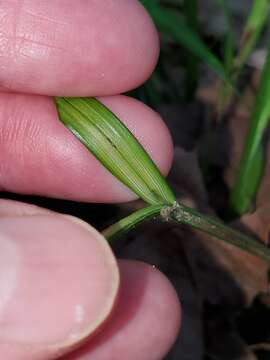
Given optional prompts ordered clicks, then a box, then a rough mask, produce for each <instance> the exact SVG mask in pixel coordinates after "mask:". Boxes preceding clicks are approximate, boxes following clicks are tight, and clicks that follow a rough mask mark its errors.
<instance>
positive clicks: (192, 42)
mask: <svg viewBox="0 0 270 360" xmlns="http://www.w3.org/2000/svg"><path fill="white" fill-rule="evenodd" d="M141 2H142V3H143V5H144V6H145V8H146V9H147V10H148V12H149V13H150V15H151V16H152V18H153V20H154V22H155V24H156V26H157V28H158V29H159V30H160V31H161V32H164V33H166V34H167V35H169V36H170V38H171V39H173V40H174V41H176V42H177V43H179V44H180V45H182V46H183V47H185V48H186V49H187V50H189V51H190V52H192V53H193V54H194V55H196V56H197V57H198V58H199V59H200V60H201V61H203V62H204V63H206V64H207V65H209V66H210V67H211V68H212V69H213V70H214V71H215V72H216V73H217V74H218V75H219V76H220V77H221V78H222V79H224V80H226V81H228V82H230V80H229V78H228V76H227V74H226V71H225V68H224V65H223V64H222V62H221V61H220V60H219V59H218V57H217V56H216V55H215V54H214V53H213V52H211V51H210V50H209V49H208V47H207V46H206V45H205V43H204V42H203V41H202V39H201V38H200V36H199V35H198V34H197V32H195V31H194V29H192V27H190V26H189V25H188V24H187V23H186V21H185V19H184V17H183V16H181V15H180V14H179V13H176V12H175V11H173V10H170V9H167V8H165V7H162V6H160V5H158V4H157V3H156V2H152V1H150V2H149V0H142V1H141Z"/></svg>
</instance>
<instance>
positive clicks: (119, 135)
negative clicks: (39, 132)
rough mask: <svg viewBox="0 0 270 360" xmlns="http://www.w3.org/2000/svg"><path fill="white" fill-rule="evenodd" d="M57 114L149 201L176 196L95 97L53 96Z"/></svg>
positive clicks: (160, 201) (167, 200)
mask: <svg viewBox="0 0 270 360" xmlns="http://www.w3.org/2000/svg"><path fill="white" fill-rule="evenodd" d="M55 102H56V105H57V109H58V113H59V117H60V119H61V120H62V122H63V123H64V124H65V125H66V126H67V127H68V128H69V129H70V130H71V131H72V132H73V134H74V135H76V136H77V137H78V138H79V140H80V141H81V142H82V143H83V144H84V145H85V146H86V147H87V148H88V149H89V150H90V151H91V152H92V153H93V154H94V155H95V156H96V157H97V158H98V159H99V160H100V161H101V162H102V164H103V165H104V166H105V167H106V168H107V169H108V170H109V171H110V172H111V173H112V174H113V175H114V176H116V177H117V178H118V179H119V180H120V181H122V182H123V183H124V184H125V185H127V186H128V187H129V188H130V189H131V190H133V191H134V192H135V193H136V194H138V195H139V196H140V197H141V198H142V199H144V200H145V201H146V202H148V203H149V204H153V205H156V204H172V203H173V202H174V201H175V197H174V195H173V193H172V191H171V189H170V187H169V186H168V185H167V182H166V181H165V179H164V178H163V177H162V175H161V174H160V172H159V170H158V168H157V167H156V165H155V164H154V162H153V161H152V160H151V158H150V157H149V155H148V154H147V153H146V151H145V150H144V149H143V147H142V146H141V145H140V144H139V142H138V141H137V140H136V139H135V138H134V136H133V134H131V132H130V131H129V130H128V129H127V128H126V127H125V126H124V125H123V124H122V123H121V121H120V120H119V119H118V118H117V117H116V116H115V115H114V114H113V113H112V112H111V111H110V110H109V109H107V108H106V107H105V106H104V105H103V104H101V103H100V102H99V101H98V100H96V99H94V98H56V99H55Z"/></svg>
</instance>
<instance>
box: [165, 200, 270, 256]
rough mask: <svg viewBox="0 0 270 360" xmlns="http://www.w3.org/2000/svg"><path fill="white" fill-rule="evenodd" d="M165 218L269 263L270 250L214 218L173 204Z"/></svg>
mask: <svg viewBox="0 0 270 360" xmlns="http://www.w3.org/2000/svg"><path fill="white" fill-rule="evenodd" d="M167 209H168V210H167V214H166V216H167V217H168V218H169V219H172V220H175V221H177V222H180V223H182V224H186V225H190V226H192V227H193V228H194V229H197V230H200V231H202V232H204V233H206V234H208V235H210V236H214V237H215V238H216V239H220V240H223V241H225V242H227V243H229V244H231V245H235V246H237V247H238V248H240V249H242V250H245V251H247V252H249V253H250V254H252V255H255V256H258V257H260V258H261V259H263V260H265V261H267V262H269V263H270V249H269V248H268V247H267V246H265V245H264V244H263V243H261V242H259V241H257V240H255V239H254V238H251V237H249V236H247V235H245V234H243V233H241V232H239V231H237V230H235V229H232V228H230V227H228V226H226V225H224V224H222V223H221V222H220V221H219V220H216V219H215V218H212V217H209V216H206V215H202V214H200V213H199V212H198V211H197V210H194V209H191V208H189V207H187V206H185V205H182V204H177V203H175V205H174V206H172V207H170V208H167Z"/></svg>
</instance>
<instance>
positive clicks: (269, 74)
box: [230, 47, 270, 214]
mask: <svg viewBox="0 0 270 360" xmlns="http://www.w3.org/2000/svg"><path fill="white" fill-rule="evenodd" d="M269 99H270V47H269V50H268V54H267V59H266V62H265V65H264V68H263V72H262V75H261V81H260V86H259V92H258V94H257V96H256V99H255V106H254V110H253V113H252V115H251V124H250V128H249V131H248V134H247V137H246V141H245V145H244V150H243V154H242V157H241V161H240V167H239V172H238V174H237V176H236V181H235V184H234V187H233V189H232V193H231V199H230V200H231V207H232V209H233V211H234V212H236V213H238V214H242V213H244V212H245V211H247V210H248V208H249V206H250V203H251V201H252V199H253V198H254V197H255V195H256V192H257V189H258V184H257V186H256V187H255V186H254V185H252V183H254V179H253V178H254V177H255V179H258V178H260V174H261V173H262V168H263V154H262V137H263V135H264V131H265V129H266V126H267V125H268V123H269V118H270V101H269ZM255 183H259V181H255ZM251 189H253V190H252V193H251Z"/></svg>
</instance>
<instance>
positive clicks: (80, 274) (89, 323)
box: [0, 215, 119, 360]
mask: <svg viewBox="0 0 270 360" xmlns="http://www.w3.org/2000/svg"><path fill="white" fill-rule="evenodd" d="M82 224H83V226H82ZM82 224H81V223H80V222H78V221H71V219H70V218H67V217H64V216H58V215H57V216H55V215H54V216H52V215H36V216H25V217H6V218H2V219H1V220H0V353H1V356H3V358H5V359H7V360H13V359H16V360H18V359H20V360H21V359H22V360H23V359H31V360H35V359H43V358H44V356H45V354H47V355H46V356H48V358H55V356H56V354H57V355H59V354H63V353H65V352H67V350H68V349H69V348H70V347H71V346H74V345H76V344H77V343H78V342H80V341H81V340H83V339H84V338H85V337H87V336H89V335H91V334H93V333H94V332H95V331H96V330H97V329H98V328H99V327H100V325H101V324H102V323H103V322H104V321H105V320H106V318H107V317H108V316H109V314H110V312H111V310H112V308H113V305H114V302H115V299H116V296H117V292H118V286H119V274H118V268H117V264H116V261H115V258H114V256H113V254H112V252H111V250H110V248H109V246H108V245H107V243H106V241H105V240H104V238H103V237H102V236H101V235H100V234H99V233H98V232H97V231H96V230H94V229H93V228H91V227H90V226H88V225H87V224H85V223H82ZM46 359H47V358H46Z"/></svg>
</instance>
